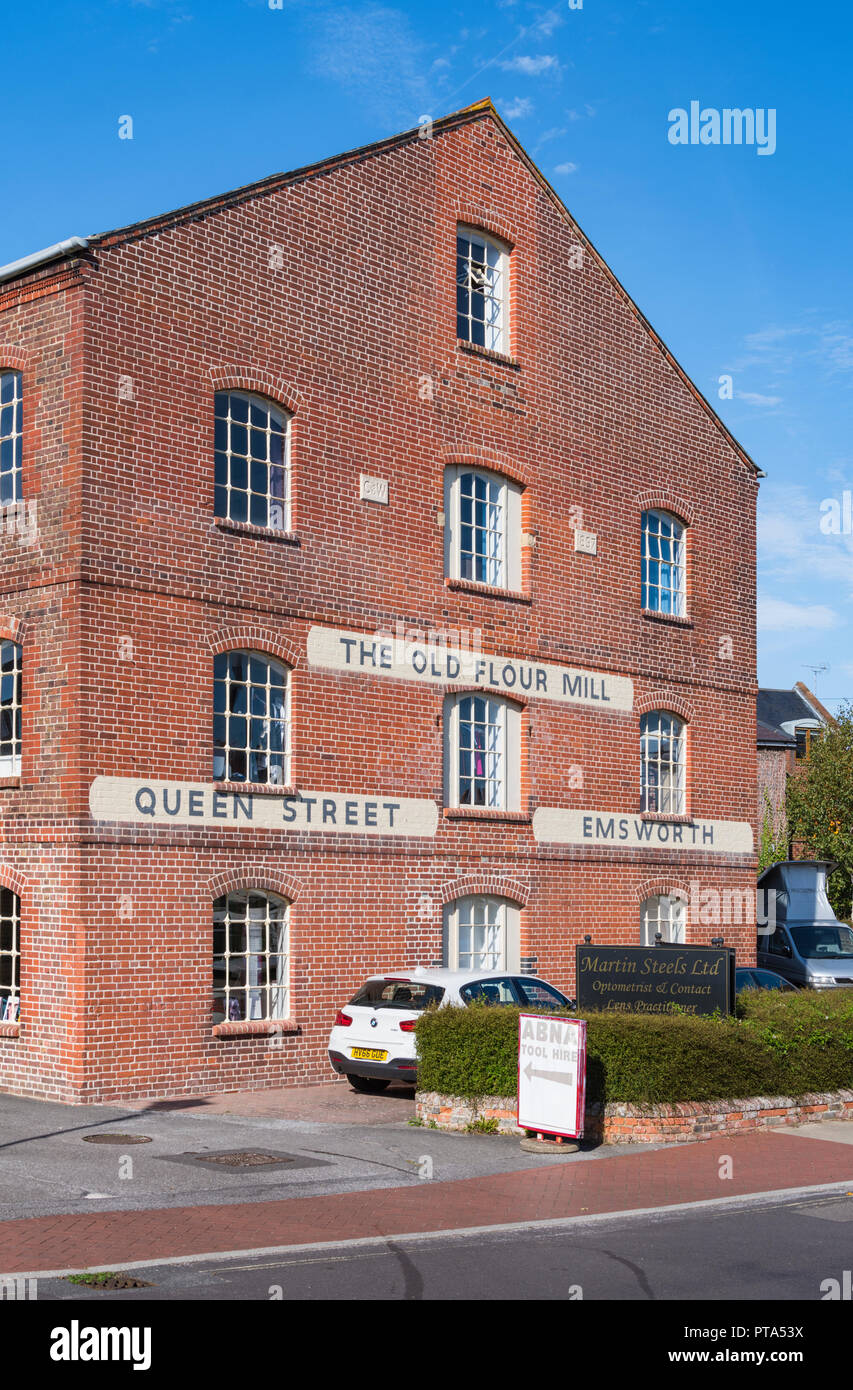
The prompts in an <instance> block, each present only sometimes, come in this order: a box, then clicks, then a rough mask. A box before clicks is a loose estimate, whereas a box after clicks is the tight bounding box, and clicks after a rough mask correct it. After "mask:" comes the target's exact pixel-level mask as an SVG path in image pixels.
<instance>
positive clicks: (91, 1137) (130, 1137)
mask: <svg viewBox="0 0 853 1390" xmlns="http://www.w3.org/2000/svg"><path fill="white" fill-rule="evenodd" d="M83 1143H84V1144H150V1143H151V1140H150V1139H149V1137H148V1135H147V1134H84V1135H83Z"/></svg>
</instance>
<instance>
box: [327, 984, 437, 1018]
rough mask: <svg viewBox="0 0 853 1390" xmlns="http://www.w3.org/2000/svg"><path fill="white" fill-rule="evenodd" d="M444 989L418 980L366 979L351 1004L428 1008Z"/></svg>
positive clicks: (389, 1007)
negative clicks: (365, 982)
mask: <svg viewBox="0 0 853 1390" xmlns="http://www.w3.org/2000/svg"><path fill="white" fill-rule="evenodd" d="M443 998H444V990H443V989H442V988H441V986H440V985H427V984H423V982H422V981H420V980H368V981H367V984H366V985H363V986H362V988H361V989H360V990H359V991H358V994H357V995H356V996H355V998H353V999H351V1000H350V1003H351V1004H365V1005H366V1006H367V1007H368V1008H373V1009H415V1010H417V1011H420V1010H421V1009H428V1008H429V1006H430V1004H436V1005H437V1004H440V1003H441V1001H442V999H443Z"/></svg>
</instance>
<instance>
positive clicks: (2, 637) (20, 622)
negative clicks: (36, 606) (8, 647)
mask: <svg viewBox="0 0 853 1390" xmlns="http://www.w3.org/2000/svg"><path fill="white" fill-rule="evenodd" d="M26 637H27V624H26V622H25V621H24V619H23V618H16V617H4V616H3V615H0V641H4V642H17V643H18V645H19V646H21V647H22V646H23V645H24V642H25V641H26Z"/></svg>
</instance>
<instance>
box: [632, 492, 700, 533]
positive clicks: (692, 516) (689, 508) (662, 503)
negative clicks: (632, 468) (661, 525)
mask: <svg viewBox="0 0 853 1390" xmlns="http://www.w3.org/2000/svg"><path fill="white" fill-rule="evenodd" d="M637 506H638V507H639V509H640V511H641V512H647V511H652V510H655V511H662V512H672V515H673V516H677V517H678V519H679V521H683V522H684V523H685V525H686V526H692V525H693V523H694V521H695V520H696V508H695V507H694V506H693V503H692V502H688V500H687V498H686V497H680V496H679V495H678V494H677V493H675V492H670V491H669V489H668V488H652V489H651V490H649V491H648V492H641V493H640V495H639V497H638V498H637Z"/></svg>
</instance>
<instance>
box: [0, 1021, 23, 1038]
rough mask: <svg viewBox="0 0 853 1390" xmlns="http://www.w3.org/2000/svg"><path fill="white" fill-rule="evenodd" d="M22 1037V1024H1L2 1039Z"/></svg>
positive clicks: (0, 1033)
mask: <svg viewBox="0 0 853 1390" xmlns="http://www.w3.org/2000/svg"><path fill="white" fill-rule="evenodd" d="M20 1036H21V1025H20V1023H0V1038H19V1037H20Z"/></svg>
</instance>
